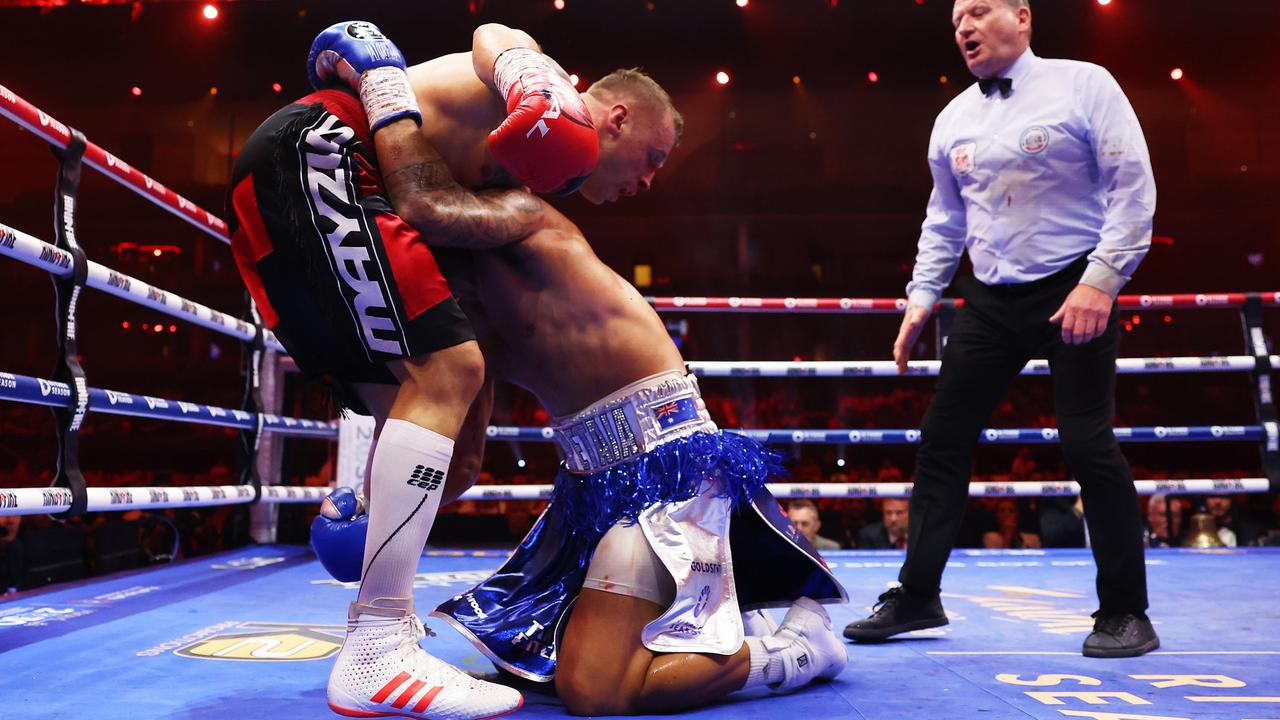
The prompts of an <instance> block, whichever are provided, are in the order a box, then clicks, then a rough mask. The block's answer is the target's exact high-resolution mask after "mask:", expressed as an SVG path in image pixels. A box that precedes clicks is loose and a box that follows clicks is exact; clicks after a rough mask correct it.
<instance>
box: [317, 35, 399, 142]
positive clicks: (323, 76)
mask: <svg viewBox="0 0 1280 720" xmlns="http://www.w3.org/2000/svg"><path fill="white" fill-rule="evenodd" d="M307 78H308V79H309V80H310V81H311V87H314V88H315V89H317V90H320V89H321V88H325V87H329V86H331V85H335V84H343V85H346V86H347V87H350V88H351V89H352V90H354V91H356V93H357V94H358V95H359V96H360V102H361V103H363V104H364V111H365V114H367V115H368V116H369V130H370V131H373V132H376V131H377V130H378V128H380V127H382V126H384V125H386V124H387V123H390V122H392V121H394V120H399V119H401V118H411V119H412V120H413V121H414V122H416V123H417V124H418V125H419V126H421V125H422V113H421V111H419V110H418V98H417V97H416V96H415V95H414V94H413V88H412V87H410V86H409V76H408V75H407V74H406V73H405V62H404V55H402V54H401V53H400V48H398V47H396V45H395V43H393V42H391V41H390V40H388V39H387V36H385V35H383V34H382V31H381V30H379V29H378V27H377V26H376V25H374V24H373V23H368V22H363V21H360V20H350V21H347V22H340V23H338V24H336V25H330V26H329V27H328V28H326V29H325V30H324V32H322V33H320V34H319V35H317V36H316V39H315V40H314V41H312V43H311V52H310V53H309V54H308V55H307Z"/></svg>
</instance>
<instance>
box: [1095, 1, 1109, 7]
mask: <svg viewBox="0 0 1280 720" xmlns="http://www.w3.org/2000/svg"><path fill="white" fill-rule="evenodd" d="M1098 4H1099V5H1102V6H1103V7H1105V6H1107V5H1110V4H1111V0H1098Z"/></svg>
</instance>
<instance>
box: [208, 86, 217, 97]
mask: <svg viewBox="0 0 1280 720" xmlns="http://www.w3.org/2000/svg"><path fill="white" fill-rule="evenodd" d="M217 94H218V86H216V85H215V86H213V87H211V88H209V95H210V96H211V97H212V96H216V95H217Z"/></svg>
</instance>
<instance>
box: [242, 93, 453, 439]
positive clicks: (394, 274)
mask: <svg viewBox="0 0 1280 720" xmlns="http://www.w3.org/2000/svg"><path fill="white" fill-rule="evenodd" d="M227 205H228V213H227V214H228V216H229V219H230V230H231V248H232V251H233V252H234V254H235V258H236V266H237V267H238V268H239V269H240V275H241V277H243V278H244V282H245V285H247V286H248V288H249V293H250V294H251V295H252V296H253V299H254V301H255V302H256V303H257V305H258V310H259V312H260V313H261V314H262V318H263V321H264V322H265V323H266V325H267V327H269V328H271V329H272V330H273V331H274V332H275V334H276V336H277V337H279V339H280V341H281V343H283V344H284V346H285V348H286V349H288V351H289V354H290V355H292V356H293V359H294V360H295V361H296V362H297V364H298V367H299V368H300V369H301V370H302V371H303V372H304V373H306V374H308V375H311V376H315V377H319V378H323V379H324V380H326V381H327V382H328V383H329V384H330V386H331V387H332V388H333V390H334V391H335V394H336V395H337V398H336V399H337V401H338V402H339V403H340V404H341V405H342V406H345V407H349V408H351V409H353V410H355V411H356V412H359V413H362V414H368V409H367V408H365V407H364V405H363V403H361V402H360V400H359V398H358V397H356V394H355V392H354V391H353V390H352V388H351V385H350V384H351V383H356V382H363V383H380V384H388V385H394V384H397V380H396V378H395V376H394V375H392V373H391V371H390V370H389V369H388V368H387V365H386V363H387V362H388V361H392V360H400V359H404V358H411V357H415V356H420V355H424V354H427V353H431V352H435V351H437V350H442V349H444V348H448V347H452V346H454V345H458V344H459V343H463V342H466V341H468V340H472V339H474V338H475V334H474V333H473V332H472V330H471V325H470V324H469V323H468V322H467V318H466V316H465V315H463V313H462V310H461V309H460V308H459V307H458V303H457V302H456V301H455V300H454V299H453V295H452V293H450V291H449V286H448V284H447V283H446V282H445V279H444V276H442V275H441V274H440V268H439V267H438V266H437V264H436V261H435V258H434V257H432V255H431V250H430V249H429V248H428V247H427V243H426V240H425V239H424V238H423V237H422V235H420V234H419V233H418V231H416V230H414V229H413V228H412V227H411V226H410V225H409V224H408V223H407V222H405V221H404V220H403V219H401V218H400V217H399V216H397V215H396V214H395V211H394V210H393V209H392V207H391V203H390V201H389V200H388V199H387V196H386V189H385V188H384V187H383V184H382V178H381V176H380V174H379V171H378V162H377V158H376V157H375V155H374V148H373V140H372V138H371V137H370V135H369V126H368V121H367V119H366V118H365V114H364V109H363V108H362V107H361V105H360V101H359V100H358V99H356V98H355V97H354V96H352V95H351V94H349V93H346V92H344V91H341V90H321V91H319V92H315V93H312V94H310V95H307V96H306V97H304V98H302V99H301V100H298V101H297V102H295V103H293V104H292V105H288V106H286V107H285V108H283V109H282V110H280V111H279V112H277V113H276V114H274V115H272V116H271V117H269V118H267V120H266V122H264V123H262V125H261V126H259V127H258V129H257V130H255V131H254V132H253V134H252V135H250V136H249V140H248V141H247V142H246V143H245V146H244V148H243V149H242V150H241V152H240V155H239V157H237V158H236V163H235V168H234V171H233V173H232V183H231V192H230V194H229V196H228V199H227Z"/></svg>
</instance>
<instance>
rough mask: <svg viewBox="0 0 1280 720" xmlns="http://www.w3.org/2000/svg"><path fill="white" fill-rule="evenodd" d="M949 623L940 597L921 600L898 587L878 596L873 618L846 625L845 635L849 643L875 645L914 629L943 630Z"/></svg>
mask: <svg viewBox="0 0 1280 720" xmlns="http://www.w3.org/2000/svg"><path fill="white" fill-rule="evenodd" d="M948 622H949V621H948V620H947V614H946V613H945V612H943V611H942V600H941V599H940V598H939V597H938V596H937V595H934V596H933V597H932V598H928V599H922V598H918V597H916V596H915V595H911V594H910V593H908V592H907V591H905V590H903V589H902V588H901V587H895V588H891V589H890V590H889V591H888V592H886V593H884V594H883V595H881V596H880V597H879V599H878V601H877V602H876V606H875V607H874V608H872V610H871V617H869V618H866V619H863V620H858V621H857V622H851V623H849V624H848V625H846V626H845V628H844V636H845V637H847V638H849V639H850V640H858V641H860V642H874V641H876V640H884V639H887V638H889V637H892V636H894V635H897V634H899V633H904V632H911V631H912V630H924V629H925V628H935V627H942V626H943V625H946V624H947V623H948Z"/></svg>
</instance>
